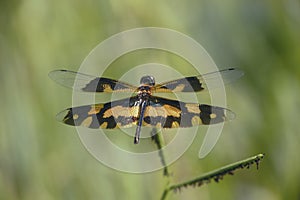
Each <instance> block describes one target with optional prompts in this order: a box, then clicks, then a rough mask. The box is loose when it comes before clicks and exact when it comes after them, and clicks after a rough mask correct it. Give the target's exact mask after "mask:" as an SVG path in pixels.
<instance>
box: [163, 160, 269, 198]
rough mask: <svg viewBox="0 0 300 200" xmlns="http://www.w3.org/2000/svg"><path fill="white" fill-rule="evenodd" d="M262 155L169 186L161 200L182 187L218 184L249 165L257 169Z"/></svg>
mask: <svg viewBox="0 0 300 200" xmlns="http://www.w3.org/2000/svg"><path fill="white" fill-rule="evenodd" d="M263 157H264V154H258V155H256V156H252V157H249V158H246V159H244V160H241V161H238V162H235V163H232V164H229V165H226V166H224V167H221V168H219V169H216V170H213V171H211V172H208V173H206V174H203V175H202V176H200V177H197V178H195V179H192V180H189V181H185V182H182V183H179V184H175V185H171V186H169V187H168V188H166V189H165V190H164V192H163V194H162V197H161V200H164V199H166V197H167V195H168V193H169V192H170V191H171V190H173V191H177V190H179V191H180V190H181V188H182V187H188V186H201V185H203V184H204V183H210V181H211V180H214V181H216V182H219V181H220V180H221V179H223V176H224V175H226V174H229V175H233V171H234V170H237V169H243V168H245V167H246V168H249V167H250V165H252V164H254V163H256V166H257V169H258V164H259V162H260V161H261V160H262V159H263Z"/></svg>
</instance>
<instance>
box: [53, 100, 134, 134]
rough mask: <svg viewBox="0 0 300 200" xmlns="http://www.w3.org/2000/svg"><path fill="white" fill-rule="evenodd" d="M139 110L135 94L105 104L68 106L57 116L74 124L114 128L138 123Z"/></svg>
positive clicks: (61, 120) (64, 121) (93, 127)
mask: <svg viewBox="0 0 300 200" xmlns="http://www.w3.org/2000/svg"><path fill="white" fill-rule="evenodd" d="M138 112H139V101H138V99H137V97H136V96H135V97H131V98H127V99H121V100H118V101H113V102H108V103H104V104H93V105H84V106H78V107H73V108H68V109H65V110H63V111H62V112H60V113H58V114H57V116H56V118H57V120H58V121H60V122H63V123H65V124H68V125H72V126H84V127H87V128H92V129H97V128H104V129H114V128H121V127H122V128H123V127H124V128H125V127H131V126H132V125H135V124H137V120H138V114H139V113H138Z"/></svg>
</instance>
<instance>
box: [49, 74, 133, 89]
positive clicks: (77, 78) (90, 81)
mask: <svg viewBox="0 0 300 200" xmlns="http://www.w3.org/2000/svg"><path fill="white" fill-rule="evenodd" d="M49 77H50V78H51V79H52V80H54V81H55V82H57V83H59V84H60V85H63V86H65V87H68V88H74V89H75V90H77V91H83V92H134V91H135V90H136V87H135V86H132V85H130V84H127V83H124V82H120V81H117V80H113V79H109V78H103V77H96V76H91V75H87V74H83V73H79V72H73V71H68V70H55V71H52V72H50V73H49Z"/></svg>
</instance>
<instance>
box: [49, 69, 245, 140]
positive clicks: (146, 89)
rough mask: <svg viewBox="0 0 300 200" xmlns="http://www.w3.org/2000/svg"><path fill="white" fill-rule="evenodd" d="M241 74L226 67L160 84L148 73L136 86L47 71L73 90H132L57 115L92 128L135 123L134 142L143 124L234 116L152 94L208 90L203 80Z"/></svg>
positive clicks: (176, 123)
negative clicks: (102, 101)
mask: <svg viewBox="0 0 300 200" xmlns="http://www.w3.org/2000/svg"><path fill="white" fill-rule="evenodd" d="M242 75H243V71H242V70H239V69H237V68H228V69H224V70H220V71H215V72H211V73H207V74H203V75H197V76H189V77H184V78H180V79H176V80H172V81H167V82H163V83H160V84H156V83H155V79H154V77H153V76H149V75H147V76H143V77H141V79H140V85H139V86H133V85H131V84H128V83H125V82H122V81H118V80H115V79H111V78H105V77H96V76H92V75H87V74H83V73H79V72H74V71H69V70H55V71H52V72H50V73H49V77H50V78H51V79H53V80H54V81H55V82H57V83H59V84H60V85H63V86H65V87H68V88H73V89H74V90H75V91H81V92H89V93H91V92H96V93H104V92H105V93H113V92H128V93H134V95H133V96H131V97H128V98H125V99H120V100H116V101H112V102H107V103H97V104H91V105H82V106H77V107H71V108H67V109H65V110H63V111H61V112H59V113H58V114H57V116H56V118H57V120H58V121H60V122H62V123H64V124H68V125H72V126H83V127H87V128H92V129H98V128H102V129H115V128H127V127H132V126H136V131H135V137H134V143H135V144H137V143H139V141H140V134H141V127H142V126H149V127H155V128H166V129H167V128H185V127H192V126H198V125H210V124H217V123H222V122H225V121H230V120H232V119H234V117H235V114H234V112H232V111H231V110H229V109H227V108H223V107H218V106H212V105H207V104H199V103H194V102H192V103H190V102H182V101H178V100H174V99H168V98H163V97H159V96H154V95H153V94H154V93H175V92H184V93H185V92H202V91H207V90H208V84H206V81H216V80H219V79H220V76H221V77H222V80H223V82H224V83H225V84H226V83H229V82H232V81H234V80H236V79H238V78H240V77H241V76H242ZM75 83H76V84H75ZM213 87H217V86H213Z"/></svg>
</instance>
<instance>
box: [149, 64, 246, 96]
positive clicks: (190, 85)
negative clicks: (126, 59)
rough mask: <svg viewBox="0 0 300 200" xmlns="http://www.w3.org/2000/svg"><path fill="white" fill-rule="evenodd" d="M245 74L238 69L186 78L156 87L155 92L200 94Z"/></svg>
mask: <svg viewBox="0 0 300 200" xmlns="http://www.w3.org/2000/svg"><path fill="white" fill-rule="evenodd" d="M243 74H244V72H243V71H242V70H239V69H236V68H229V69H224V70H220V71H217V72H211V73H207V74H204V75H199V76H191V77H185V78H182V79H177V80H173V81H168V82H165V83H162V84H158V85H156V86H155V87H154V89H153V91H154V92H199V91H202V90H207V89H208V84H209V86H210V88H209V89H212V88H217V87H220V85H221V84H222V82H220V80H223V83H224V84H228V83H230V82H232V81H235V80H237V79H239V78H240V77H241V76H243Z"/></svg>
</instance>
